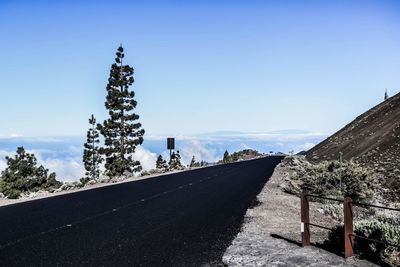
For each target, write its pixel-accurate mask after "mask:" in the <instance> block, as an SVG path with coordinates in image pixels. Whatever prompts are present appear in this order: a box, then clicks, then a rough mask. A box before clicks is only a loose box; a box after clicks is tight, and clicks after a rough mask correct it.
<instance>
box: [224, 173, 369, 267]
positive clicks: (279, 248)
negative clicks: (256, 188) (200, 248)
mask: <svg viewBox="0 0 400 267" xmlns="http://www.w3.org/2000/svg"><path fill="white" fill-rule="evenodd" d="M283 172H284V170H283V169H282V167H281V165H279V166H278V167H277V168H276V169H275V172H274V174H273V176H272V177H271V178H270V180H269V181H268V182H267V184H266V185H265V187H264V189H263V190H262V192H261V193H260V194H259V195H258V201H259V202H260V204H259V205H257V206H256V207H254V208H251V209H249V210H248V211H247V213H246V219H245V223H244V225H243V227H242V231H241V232H240V233H239V234H238V236H237V237H236V238H235V240H234V241H233V242H232V245H231V246H230V247H229V248H228V249H227V251H226V252H225V254H224V256H223V261H224V263H226V264H227V265H228V266H375V265H373V264H371V263H369V262H365V261H360V260H357V259H355V258H353V259H349V260H347V261H346V260H344V259H343V258H342V257H340V256H337V255H335V254H332V253H330V252H327V251H325V250H322V249H319V248H317V247H315V246H310V247H304V248H303V247H301V246H300V244H299V243H300V241H301V234H300V199H299V198H298V197H296V196H293V195H289V194H286V193H284V192H282V191H281V189H280V188H279V184H280V182H281V180H282V173H283ZM319 205H321V204H317V203H312V204H311V205H310V207H311V208H310V220H311V222H314V223H316V224H320V225H324V226H326V227H332V226H333V225H335V224H336V223H337V222H336V221H334V220H332V218H331V217H329V216H326V215H324V214H323V213H322V212H321V209H320V206H319ZM327 234H328V233H327V231H325V230H322V229H319V228H315V227H312V228H311V241H312V242H321V241H323V240H324V239H325V238H326V237H327Z"/></svg>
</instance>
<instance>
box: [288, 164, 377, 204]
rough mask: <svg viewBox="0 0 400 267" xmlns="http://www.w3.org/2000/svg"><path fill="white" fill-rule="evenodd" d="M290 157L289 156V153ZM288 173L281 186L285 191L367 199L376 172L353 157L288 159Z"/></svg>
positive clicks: (373, 193)
mask: <svg viewBox="0 0 400 267" xmlns="http://www.w3.org/2000/svg"><path fill="white" fill-rule="evenodd" d="M289 158H290V157H289ZM287 161H290V163H289V164H288V167H289V175H288V176H287V177H286V179H284V181H283V183H282V184H281V187H282V188H283V190H284V191H285V192H288V193H291V194H296V195H298V194H300V193H301V192H302V191H306V192H308V193H310V194H316V195H324V196H333V197H343V196H348V197H351V198H352V199H353V200H355V201H368V200H371V199H372V197H373V196H374V195H375V193H376V191H377V188H378V179H377V177H376V175H375V174H374V173H373V171H371V170H370V169H368V168H365V167H362V166H360V165H359V164H357V163H355V162H353V161H345V162H342V163H340V162H339V161H323V162H321V163H319V164H311V163H309V162H308V161H307V160H306V159H304V158H293V157H292V159H288V160H287Z"/></svg>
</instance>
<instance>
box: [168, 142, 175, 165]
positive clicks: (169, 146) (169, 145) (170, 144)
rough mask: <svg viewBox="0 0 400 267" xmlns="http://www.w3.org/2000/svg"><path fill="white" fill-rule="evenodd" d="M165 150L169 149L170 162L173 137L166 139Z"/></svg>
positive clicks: (173, 146)
mask: <svg viewBox="0 0 400 267" xmlns="http://www.w3.org/2000/svg"><path fill="white" fill-rule="evenodd" d="M167 149H169V160H170V161H171V157H172V150H174V149H175V138H173V137H168V138H167Z"/></svg>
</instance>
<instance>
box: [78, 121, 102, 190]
mask: <svg viewBox="0 0 400 267" xmlns="http://www.w3.org/2000/svg"><path fill="white" fill-rule="evenodd" d="M89 124H90V128H89V130H88V131H87V139H86V143H85V144H84V145H83V147H84V149H83V163H84V166H85V170H86V172H85V175H86V177H85V178H82V179H81V182H82V183H84V184H85V183H87V182H88V181H89V180H90V179H94V180H97V179H99V176H100V164H101V162H102V161H103V158H102V157H101V155H100V152H99V150H100V148H99V146H98V144H99V142H100V140H99V131H98V130H97V129H96V118H95V117H94V116H93V114H92V116H91V117H90V118H89Z"/></svg>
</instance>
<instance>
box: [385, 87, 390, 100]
mask: <svg viewBox="0 0 400 267" xmlns="http://www.w3.org/2000/svg"><path fill="white" fill-rule="evenodd" d="M388 98H389V95H388V92H387V89H385V100H386V99H388Z"/></svg>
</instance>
